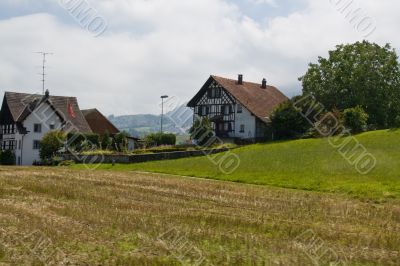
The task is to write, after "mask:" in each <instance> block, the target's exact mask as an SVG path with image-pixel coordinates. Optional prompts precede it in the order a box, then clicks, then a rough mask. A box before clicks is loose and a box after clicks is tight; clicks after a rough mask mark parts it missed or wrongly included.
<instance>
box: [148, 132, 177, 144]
mask: <svg viewBox="0 0 400 266" xmlns="http://www.w3.org/2000/svg"><path fill="white" fill-rule="evenodd" d="M145 142H146V146H147V147H154V146H161V145H175V144H176V135H175V134H171V133H153V134H149V135H147V136H146V138H145Z"/></svg>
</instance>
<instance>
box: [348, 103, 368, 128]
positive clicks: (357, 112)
mask: <svg viewBox="0 0 400 266" xmlns="http://www.w3.org/2000/svg"><path fill="white" fill-rule="evenodd" d="M367 121H368V114H367V113H366V112H365V111H364V109H363V108H362V107H361V106H357V107H354V108H349V109H346V110H344V112H343V124H344V126H345V127H346V128H348V129H350V130H351V132H352V133H360V132H362V131H365V129H366V127H367Z"/></svg>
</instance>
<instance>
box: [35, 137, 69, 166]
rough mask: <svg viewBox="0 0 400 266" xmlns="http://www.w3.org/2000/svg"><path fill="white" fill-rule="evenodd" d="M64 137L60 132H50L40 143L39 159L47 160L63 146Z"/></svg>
mask: <svg viewBox="0 0 400 266" xmlns="http://www.w3.org/2000/svg"><path fill="white" fill-rule="evenodd" d="M65 139H66V136H65V133H64V132H62V131H50V132H49V133H47V134H46V135H45V136H44V137H43V139H42V141H41V143H40V159H42V160H49V159H51V158H53V157H54V156H55V155H56V153H57V152H58V151H59V150H60V149H61V148H62V147H63V146H64V142H65Z"/></svg>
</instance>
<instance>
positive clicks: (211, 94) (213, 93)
mask: <svg viewBox="0 0 400 266" xmlns="http://www.w3.org/2000/svg"><path fill="white" fill-rule="evenodd" d="M207 96H208V98H211V99H213V98H221V88H210V89H208V91H207Z"/></svg>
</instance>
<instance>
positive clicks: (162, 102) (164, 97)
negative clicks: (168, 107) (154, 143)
mask: <svg viewBox="0 0 400 266" xmlns="http://www.w3.org/2000/svg"><path fill="white" fill-rule="evenodd" d="M167 98H168V95H163V96H161V134H162V133H163V118H164V99H167Z"/></svg>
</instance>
